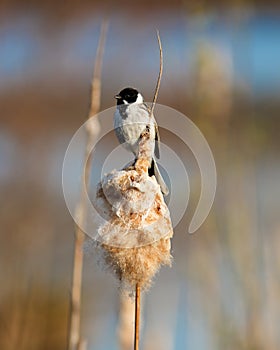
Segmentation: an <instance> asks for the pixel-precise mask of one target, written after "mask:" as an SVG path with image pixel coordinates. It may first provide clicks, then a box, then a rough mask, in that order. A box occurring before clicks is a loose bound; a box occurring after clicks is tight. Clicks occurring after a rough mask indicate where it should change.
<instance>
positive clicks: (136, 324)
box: [134, 283, 141, 350]
mask: <svg viewBox="0 0 280 350" xmlns="http://www.w3.org/2000/svg"><path fill="white" fill-rule="evenodd" d="M140 294H141V293H140V285H139V283H136V286H135V321H134V350H139V332H140Z"/></svg>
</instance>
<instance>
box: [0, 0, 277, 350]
mask: <svg viewBox="0 0 280 350" xmlns="http://www.w3.org/2000/svg"><path fill="white" fill-rule="evenodd" d="M279 10H280V9H279V4H278V2H276V1H275V2H274V1H270V0H268V1H261V0H260V1H255V2H253V1H228V2H226V3H223V2H220V1H208V2H206V1H196V2H191V1H189V2H188V1H169V0H166V1H154V2H151V1H145V0H143V1H140V2H129V1H122V2H119V3H115V2H113V1H111V2H110V1H104V2H101V1H83V2H82V3H81V2H76V1H68V2H67V3H66V2H57V1H52V0H49V1H40V2H37V1H24V2H23V1H5V0H4V1H3V0H2V1H1V3H0V121H1V128H0V201H1V203H0V205H1V212H0V218H1V236H0V286H1V287H0V349H1V350H2V349H3V350H12V349H17V350H19V349H28V350H33V349H34V350H35V349H40V350H43V349H46V350H49V349H52V350H55V349H65V347H66V344H67V328H68V315H69V297H70V286H71V278H72V266H73V249H74V222H73V219H72V217H71V216H70V214H69V212H68V210H67V208H66V205H65V202H64V199H63V193H62V186H61V168H62V162H63V157H64V153H65V151H66V148H67V145H68V143H69V141H70V139H71V137H72V136H73V134H74V133H75V131H76V130H77V128H78V127H80V125H81V124H82V123H83V122H84V121H85V120H86V117H87V112H88V107H89V102H90V84H91V77H92V68H93V62H94V58H95V51H96V47H97V43H98V37H99V31H100V24H101V21H102V18H103V17H104V16H107V17H108V18H109V20H110V27H109V31H108V36H107V42H106V47H105V56H104V66H103V79H102V82H103V85H102V109H105V108H108V107H111V106H113V105H114V103H115V102H114V100H113V96H114V94H116V93H117V92H118V91H120V89H121V88H123V87H125V86H129V85H132V86H135V87H137V88H139V89H140V90H141V91H142V92H143V93H144V96H145V97H146V100H148V101H149V100H151V99H152V97H153V91H154V86H155V83H156V78H157V74H158V65H159V62H158V48H157V42H156V37H155V32H154V30H155V28H159V30H160V32H161V39H162V44H163V50H164V74H163V79H162V85H161V89H160V94H159V99H158V102H159V103H161V104H165V105H167V106H170V107H173V108H175V109H177V110H179V111H180V112H182V113H184V114H185V115H187V116H188V117H189V118H190V119H191V120H193V121H194V122H195V123H196V125H197V126H198V127H199V128H200V130H201V131H202V132H203V134H204V135H205V137H206V139H207V141H208V143H209V145H210V147H211V149H212V152H213V154H214V157H215V161H216V166H217V174H218V187H217V193H216V198H215V202H214V205H213V207H212V210H211V212H210V215H209V216H208V218H207V220H206V221H205V223H204V224H203V226H202V227H201V228H200V229H199V231H198V232H196V234H194V235H188V234H187V233H186V232H187V228H188V225H189V222H190V219H191V217H192V214H193V212H194V210H195V206H196V204H197V200H198V198H199V193H200V187H199V184H200V183H199V179H197V177H196V176H194V175H195V174H196V172H195V170H194V171H192V170H191V169H192V168H195V166H193V165H192V166H190V184H191V186H190V187H191V200H190V205H189V207H188V210H187V212H186V215H185V216H184V218H183V219H182V221H181V222H180V223H179V225H177V227H176V228H175V236H174V239H173V248H172V252H173V256H174V263H173V267H172V268H171V269H169V268H163V269H162V270H161V271H160V273H159V274H158V275H157V277H156V279H155V283H154V285H153V287H152V288H151V290H150V292H149V293H147V294H146V296H145V304H143V327H142V337H141V339H142V349H145V350H157V349H159V350H173V349H174V350H178V349H192V350H200V349H201V350H202V349H203V350H205V349H210V350H212V349H213V350H214V349H223V350H225V349H242V350H243V349H244V350H245V349H246V350H253V349H254V350H256V349H266V350H272V349H279V348H280V332H279V324H280V303H279V299H280V254H279V250H280V219H279V198H280V186H279V179H280V176H279V175H280V162H279V150H280V138H279V130H280V121H279V112H280V100H279V91H280V66H279V62H280V11H279ZM158 119H160V116H158ZM161 138H162V140H163V142H164V143H166V144H167V145H169V147H171V148H173V149H174V151H175V152H177V153H178V154H179V155H181V157H182V158H186V160H185V161H186V163H187V164H193V163H194V161H193V160H191V157H192V155H191V153H190V151H189V150H188V149H185V148H184V146H183V145H181V144H180V143H176V142H175V141H174V140H172V138H171V137H170V139H169V135H168V133H165V132H164V131H163V132H162V135H161ZM108 142H109V143H110V142H111V143H112V145H114V144H116V140H115V138H114V136H113V135H112V140H110V139H108ZM74 171H75V169H74V165H73V172H74ZM192 174H193V176H192ZM178 179H179V180H178V186H180V174H178ZM82 303H83V310H82V335H83V337H84V338H86V339H87V344H88V349H95V350H107V349H110V350H112V349H117V336H116V327H117V323H118V309H119V292H118V285H117V282H116V281H115V280H114V278H113V277H112V276H111V275H109V274H108V273H105V272H103V271H101V270H100V268H99V267H98V266H97V264H96V262H95V259H94V251H91V248H90V246H88V247H87V249H86V259H85V266H84V274H83V299H82Z"/></svg>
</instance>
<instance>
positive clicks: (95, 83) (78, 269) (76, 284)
mask: <svg viewBox="0 0 280 350" xmlns="http://www.w3.org/2000/svg"><path fill="white" fill-rule="evenodd" d="M107 27H108V24H107V22H103V23H102V26H101V32H100V37H99V44H98V48H97V54H96V59H95V64H94V72H93V79H92V89H91V106H90V111H89V114H88V119H90V118H91V117H93V116H94V115H96V114H97V113H98V112H99V109H100V94H101V93H100V91H101V70H102V58H103V52H104V46H105V38H106V32H107ZM90 120H91V121H90V123H89V124H88V125H89V127H88V128H87V147H86V152H85V162H84V164H85V169H84V183H82V189H81V198H80V203H79V204H78V206H77V216H78V220H79V222H83V221H84V220H85V219H86V216H87V213H86V206H85V205H84V202H85V198H86V193H87V190H88V186H89V183H90V169H91V165H92V161H93V159H92V153H91V149H92V144H93V142H94V140H95V138H96V136H97V133H98V132H99V125H98V121H97V120H96V119H95V118H92V119H90ZM84 238H85V237H84V233H83V231H82V230H81V228H80V227H79V225H76V230H75V247H74V266H73V277H72V288H71V305H70V327H69V336H68V349H69V350H79V349H86V343H85V341H83V340H82V339H81V336H80V315H81V289H82V271H83V244H84Z"/></svg>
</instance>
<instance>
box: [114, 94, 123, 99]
mask: <svg viewBox="0 0 280 350" xmlns="http://www.w3.org/2000/svg"><path fill="white" fill-rule="evenodd" d="M114 98H115V99H116V100H120V99H121V98H122V97H121V96H120V95H115V96H114Z"/></svg>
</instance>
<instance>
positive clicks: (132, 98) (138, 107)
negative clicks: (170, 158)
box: [114, 87, 169, 196]
mask: <svg viewBox="0 0 280 350" xmlns="http://www.w3.org/2000/svg"><path fill="white" fill-rule="evenodd" d="M114 97H115V99H116V100H117V106H116V110H115V114H114V130H115V133H116V136H117V138H118V140H119V142H120V144H121V145H122V146H123V147H124V148H125V149H127V150H128V151H130V152H132V153H133V154H134V156H135V161H136V160H137V155H138V150H139V141H140V137H141V134H142V133H143V132H144V131H145V130H146V129H147V128H148V129H149V130H150V136H151V138H152V140H154V146H153V147H154V155H153V157H152V161H151V165H150V168H149V176H153V175H155V178H156V180H157V182H158V184H159V185H160V188H161V192H162V193H163V194H164V195H165V196H167V195H168V194H169V189H168V187H167V185H166V183H165V182H164V180H163V178H162V175H161V173H160V171H159V168H158V165H157V162H156V159H155V157H156V158H158V159H159V157H160V154H159V141H160V139H159V131H158V126H157V123H156V120H155V117H154V115H150V114H151V110H150V108H149V107H148V105H146V103H145V102H144V98H143V96H142V94H141V93H140V92H139V91H138V90H136V89H135V88H132V87H127V88H124V89H122V90H121V91H120V92H119V93H118V94H117V95H115V96H114Z"/></svg>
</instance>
